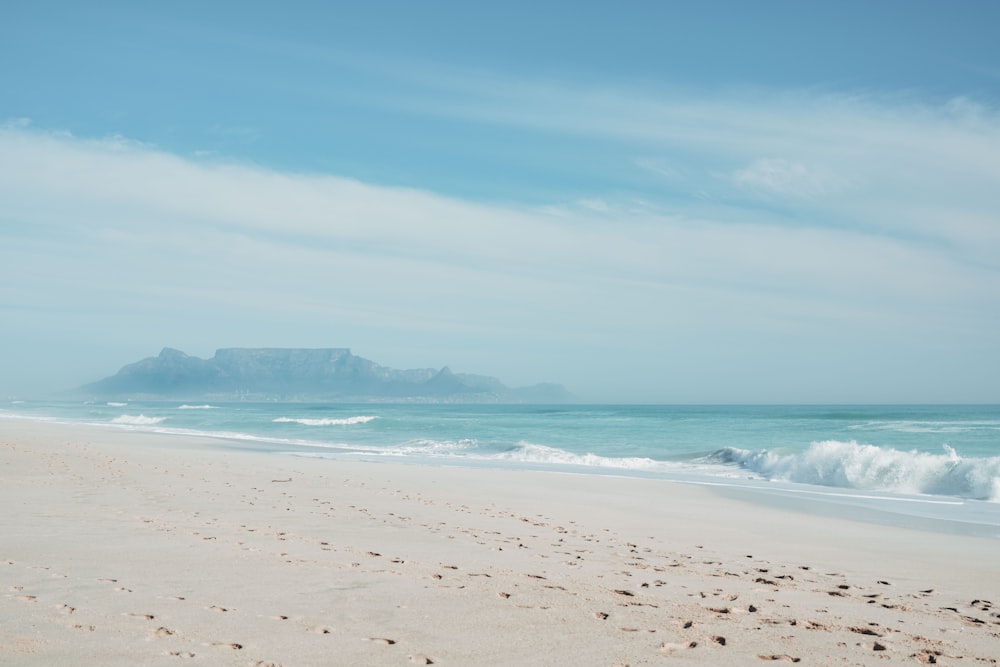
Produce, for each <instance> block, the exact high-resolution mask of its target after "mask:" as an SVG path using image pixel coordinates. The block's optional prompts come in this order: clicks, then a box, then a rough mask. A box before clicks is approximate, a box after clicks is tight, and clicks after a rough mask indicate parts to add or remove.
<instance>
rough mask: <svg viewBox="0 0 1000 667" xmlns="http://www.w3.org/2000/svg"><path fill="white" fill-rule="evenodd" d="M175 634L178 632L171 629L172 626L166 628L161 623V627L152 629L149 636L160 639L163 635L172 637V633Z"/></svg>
mask: <svg viewBox="0 0 1000 667" xmlns="http://www.w3.org/2000/svg"><path fill="white" fill-rule="evenodd" d="M175 634H177V633H176V632H174V631H173V630H171V629H170V628H165V627H163V626H162V625H161V626H160V627H158V628H156V629H155V630H151V631H150V632H149V638H150V639H159V638H161V637H170V636H171V635H175Z"/></svg>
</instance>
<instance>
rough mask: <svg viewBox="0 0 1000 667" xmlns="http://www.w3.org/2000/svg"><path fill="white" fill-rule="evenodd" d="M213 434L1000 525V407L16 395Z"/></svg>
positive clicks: (260, 444)
mask: <svg viewBox="0 0 1000 667" xmlns="http://www.w3.org/2000/svg"><path fill="white" fill-rule="evenodd" d="M5 417H6V418H29V419H38V420H45V421H56V422H65V423H75V424H91V425H97V426H100V427H103V428H110V429H118V430H126V431H146V432H155V433H161V434H165V435H184V436H196V437H203V438H204V443H205V446H206V447H220V446H222V447H232V448H239V449H252V450H257V451H264V452H269V453H271V454H273V455H275V456H291V457H298V458H300V459H306V460H308V461H309V465H315V466H323V465H335V464H336V462H337V461H344V460H364V461H371V462H385V461H392V462H398V463H409V464H414V465H431V466H465V467H475V468H508V469H522V470H523V469H530V470H535V471H539V472H543V473H561V474H580V475H615V476H620V477H634V478H656V479H667V480H672V481H675V482H680V483H687V484H699V485H704V486H711V487H715V488H716V489H718V490H719V491H720V492H721V493H727V494H730V495H734V496H738V497H740V498H742V499H745V500H747V501H749V502H762V503H767V504H771V505H779V506H785V507H788V508H789V509H794V510H802V511H813V512H816V513H819V514H824V513H827V514H829V513H835V514H840V515H846V516H850V517H854V518H857V519H860V520H867V521H874V522H881V523H891V524H896V525H903V526H913V527H916V528H929V529H933V530H943V531H945V532H961V533H971V534H976V535H982V536H988V537H996V538H998V539H1000V406H996V405H888V406H876V405H857V406H851V405H766V406H765V405H759V406H758V405H754V406H742V405H741V406H713V405H705V406H702V405H525V404H518V405H494V404H472V405H468V404H429V403H403V404H385V403H363V404H346V403H345V404H340V403H290V402H208V403H183V402H180V401H128V402H124V401H122V402H80V401H8V402H7V404H6V405H2V406H0V428H2V419H3V418H5Z"/></svg>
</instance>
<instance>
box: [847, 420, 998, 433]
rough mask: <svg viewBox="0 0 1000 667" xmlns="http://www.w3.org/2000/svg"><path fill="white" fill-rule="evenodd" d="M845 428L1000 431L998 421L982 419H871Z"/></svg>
mask: <svg viewBox="0 0 1000 667" xmlns="http://www.w3.org/2000/svg"><path fill="white" fill-rule="evenodd" d="M847 428H848V429H849V430H851V431H896V432H898V433H969V432H972V431H1000V421H995V420H983V419H980V420H963V421H919V420H902V421H872V422H866V423H864V424H853V425H851V426H848V427H847Z"/></svg>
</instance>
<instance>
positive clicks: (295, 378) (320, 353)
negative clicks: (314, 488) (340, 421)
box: [73, 347, 573, 403]
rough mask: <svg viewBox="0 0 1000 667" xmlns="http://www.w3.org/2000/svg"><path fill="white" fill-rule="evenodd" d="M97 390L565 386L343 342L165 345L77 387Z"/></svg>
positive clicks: (453, 392)
mask: <svg viewBox="0 0 1000 667" xmlns="http://www.w3.org/2000/svg"><path fill="white" fill-rule="evenodd" d="M73 393H76V394H83V395H88V396H93V397H101V398H132V399H141V398H147V399H148V398H154V399H155V398H171V399H175V398H176V399H209V398H214V399H216V400H221V399H229V400H240V399H243V400H288V401H296V400H302V401H310V400H341V401H345V400H352V401H426V402H455V403H486V402H490V403H565V402H569V401H572V400H573V396H572V394H570V393H569V392H568V391H567V390H566V389H565V388H564V387H563V386H561V385H558V384H537V385H533V386H530V387H521V388H516V389H511V388H508V387H506V386H505V385H504V384H503V383H502V382H500V380H498V379H496V378H493V377H488V376H484V375H469V374H465V373H452V372H451V370H450V369H449V368H448V367H447V366H445V367H444V368H442V369H440V370H436V369H430V368H423V369H416V370H396V369H393V368H387V367H385V366H380V365H379V364H377V363H375V362H374V361H370V360H368V359H364V358H363V357H357V356H355V355H353V354H351V351H350V350H349V349H347V348H321V349H302V348H225V349H221V350H217V351H216V352H215V356H214V357H212V358H211V359H201V358H198V357H192V356H189V355H187V354H185V353H183V352H181V351H180V350H175V349H172V348H169V347H166V348H163V351H162V352H160V354H159V355H158V356H155V357H148V358H146V359H143V360H141V361H137V362H135V363H133V364H128V365H127V366H124V367H123V368H122V369H121V370H120V371H118V373H116V374H115V375H112V376H111V377H108V378H104V379H103V380H98V381H97V382H93V383H91V384H87V385H84V386H82V387H80V388H79V389H77V390H76V391H75V392H73Z"/></svg>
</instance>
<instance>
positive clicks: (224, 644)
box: [212, 642, 243, 651]
mask: <svg viewBox="0 0 1000 667" xmlns="http://www.w3.org/2000/svg"><path fill="white" fill-rule="evenodd" d="M212 646H221V647H224V648H231V649H233V650H234V651H241V650H243V644H237V643H236V642H212Z"/></svg>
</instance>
